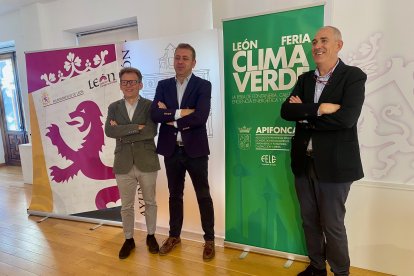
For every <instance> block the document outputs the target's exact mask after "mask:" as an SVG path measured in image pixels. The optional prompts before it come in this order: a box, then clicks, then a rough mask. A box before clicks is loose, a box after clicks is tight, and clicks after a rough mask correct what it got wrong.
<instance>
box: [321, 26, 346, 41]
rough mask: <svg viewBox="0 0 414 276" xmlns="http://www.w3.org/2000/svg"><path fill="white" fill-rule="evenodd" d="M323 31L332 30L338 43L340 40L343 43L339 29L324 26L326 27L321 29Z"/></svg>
mask: <svg viewBox="0 0 414 276" xmlns="http://www.w3.org/2000/svg"><path fill="white" fill-rule="evenodd" d="M322 29H330V30H332V32H333V34H334V37H335V39H336V40H337V41H338V40H341V41H342V34H341V31H340V30H339V29H338V28H336V27H334V26H324V27H322V28H320V30H322Z"/></svg>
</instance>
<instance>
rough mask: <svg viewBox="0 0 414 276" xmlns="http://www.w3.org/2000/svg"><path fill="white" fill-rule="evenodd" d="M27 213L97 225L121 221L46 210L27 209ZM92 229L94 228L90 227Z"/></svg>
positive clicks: (119, 223)
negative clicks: (60, 213) (61, 213)
mask: <svg viewBox="0 0 414 276" xmlns="http://www.w3.org/2000/svg"><path fill="white" fill-rule="evenodd" d="M27 214H28V215H29V216H30V215H33V216H39V217H45V218H46V217H48V218H56V219H64V220H73V221H80V222H88V223H96V224H99V225H109V226H118V227H122V223H121V222H118V221H111V220H103V219H94V218H87V217H79V216H73V215H59V214H56V213H48V212H41V211H34V210H29V209H27ZM91 230H94V229H91Z"/></svg>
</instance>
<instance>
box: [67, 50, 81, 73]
mask: <svg viewBox="0 0 414 276" xmlns="http://www.w3.org/2000/svg"><path fill="white" fill-rule="evenodd" d="M66 58H67V59H68V61H65V65H64V66H63V67H65V69H66V71H69V70H70V69H71V68H72V66H73V65H75V67H79V66H80V65H81V62H82V60H81V59H80V58H79V57H75V54H74V53H69V54H68V55H67V57H66Z"/></svg>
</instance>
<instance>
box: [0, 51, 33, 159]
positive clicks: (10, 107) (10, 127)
mask: <svg viewBox="0 0 414 276" xmlns="http://www.w3.org/2000/svg"><path fill="white" fill-rule="evenodd" d="M0 91H1V97H0V129H1V136H2V141H3V148H4V159H5V163H6V165H20V154H19V145H20V144H25V143H27V141H28V138H27V134H26V129H25V126H24V118H23V112H22V102H21V96H20V88H19V83H18V78H17V70H16V56H15V53H14V52H11V53H5V54H0Z"/></svg>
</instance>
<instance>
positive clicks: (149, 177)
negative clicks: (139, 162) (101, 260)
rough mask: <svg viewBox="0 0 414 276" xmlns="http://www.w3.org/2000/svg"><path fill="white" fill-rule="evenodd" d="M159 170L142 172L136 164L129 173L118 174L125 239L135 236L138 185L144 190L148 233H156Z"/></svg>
mask: <svg viewBox="0 0 414 276" xmlns="http://www.w3.org/2000/svg"><path fill="white" fill-rule="evenodd" d="M157 174H158V171H155V172H141V171H140V170H138V169H137V168H136V167H135V166H132V169H131V170H130V171H129V172H128V173H127V174H116V175H115V177H116V182H117V184H118V189H119V194H120V196H121V202H122V207H121V217H122V226H123V229H124V235H125V239H130V238H133V236H134V224H135V210H134V203H135V195H136V193H137V191H138V185H139V186H140V187H141V190H142V197H143V199H144V202H145V222H146V225H147V233H148V235H153V234H154V233H155V228H156V224H157V202H156V200H155V184H156V181H157Z"/></svg>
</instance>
